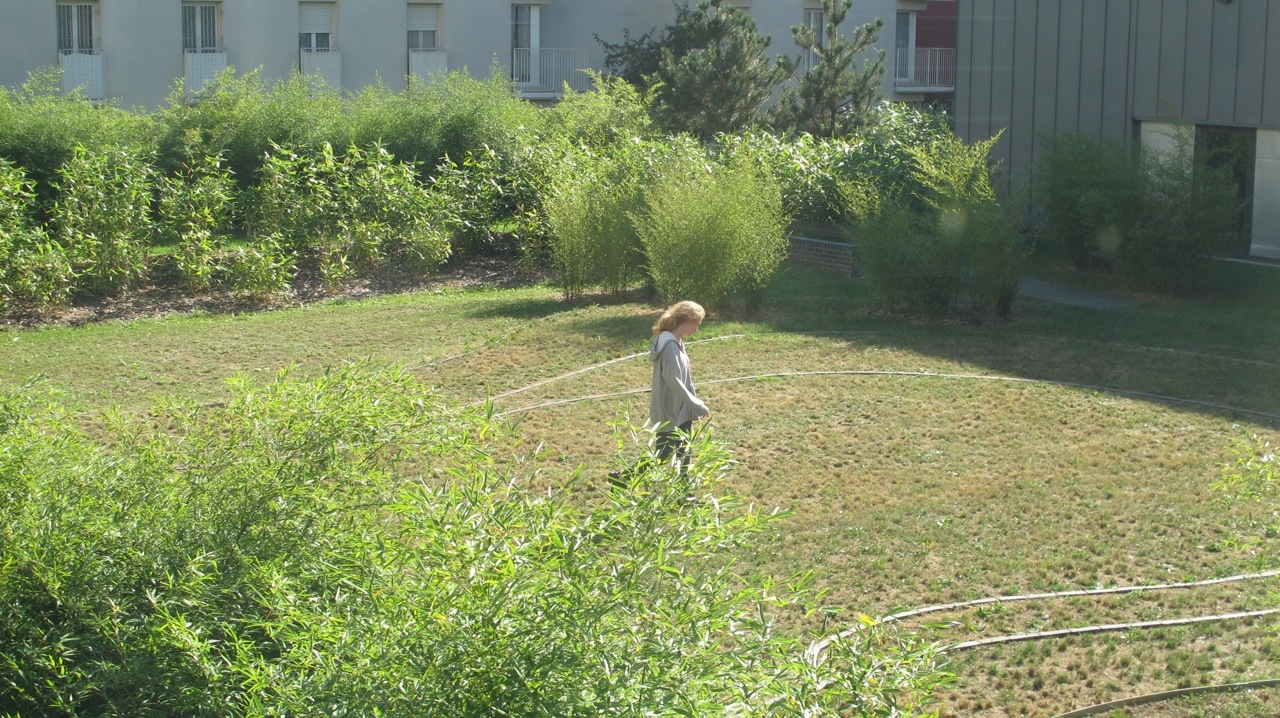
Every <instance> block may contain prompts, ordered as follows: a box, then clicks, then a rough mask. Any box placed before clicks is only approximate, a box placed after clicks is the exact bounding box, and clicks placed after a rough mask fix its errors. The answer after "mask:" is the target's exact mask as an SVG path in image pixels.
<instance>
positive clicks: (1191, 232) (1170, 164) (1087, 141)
mask: <svg viewBox="0 0 1280 718" xmlns="http://www.w3.org/2000/svg"><path fill="white" fill-rule="evenodd" d="M1171 139H1172V142H1173V147H1172V148H1171V149H1170V150H1169V151H1156V150H1145V151H1143V152H1141V153H1140V156H1139V157H1138V158H1137V159H1136V160H1135V159H1133V158H1131V157H1130V154H1129V152H1128V151H1127V150H1126V149H1125V147H1124V145H1123V143H1121V142H1118V141H1113V140H1104V141H1098V140H1095V139H1093V138H1090V137H1085V136H1082V135H1075V134H1069V135H1064V136H1061V137H1058V138H1055V139H1054V141H1053V145H1052V148H1051V151H1050V154H1049V156H1048V158H1047V159H1046V161H1045V167H1046V171H1045V176H1044V179H1043V181H1042V182H1041V186H1040V189H1039V192H1038V195H1037V196H1038V197H1039V198H1041V199H1040V201H1041V203H1042V204H1043V205H1044V207H1045V213H1046V219H1047V221H1048V233H1049V236H1050V237H1051V238H1053V239H1054V240H1055V241H1057V242H1059V243H1061V244H1062V245H1063V246H1064V247H1066V249H1067V251H1068V253H1069V254H1070V256H1071V258H1072V260H1073V261H1074V262H1075V264H1076V265H1077V266H1078V267H1081V268H1086V269H1088V268H1099V267H1102V268H1112V267H1114V268H1117V269H1119V270H1120V273H1121V274H1122V275H1123V276H1124V277H1125V279H1126V281H1127V282H1128V283H1129V284H1130V285H1131V286H1133V287H1135V288H1138V289H1144V290H1152V291H1157V292H1168V293H1172V294H1180V295H1186V294H1194V293H1195V292H1197V291H1200V290H1201V289H1202V288H1203V287H1204V285H1205V283H1206V282H1207V280H1208V275H1209V270H1210V266H1211V264H1210V257H1211V256H1212V255H1213V254H1214V253H1215V252H1221V251H1223V250H1225V249H1227V248H1229V247H1230V246H1231V245H1232V243H1233V242H1234V241H1235V239H1236V237H1237V236H1238V232H1239V226H1240V225H1239V219H1240V212H1241V209H1242V207H1241V202H1240V199H1239V196H1238V194H1237V188H1236V185H1235V182H1234V180H1233V179H1232V177H1231V175H1230V172H1229V170H1227V169H1225V168H1219V167H1215V166H1214V165H1213V163H1212V158H1211V157H1206V156H1203V155H1200V154H1197V152H1196V149H1195V146H1194V143H1195V137H1194V131H1193V130H1192V129H1191V128H1179V129H1178V130H1176V131H1175V133H1174V136H1173V137H1172V138H1171Z"/></svg>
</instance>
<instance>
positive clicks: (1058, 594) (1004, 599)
mask: <svg viewBox="0 0 1280 718" xmlns="http://www.w3.org/2000/svg"><path fill="white" fill-rule="evenodd" d="M1273 576H1280V570H1276V571H1263V572H1262V573H1242V574H1239V575H1237V576H1226V577H1224V578H1211V579H1207V580H1204V581H1188V582H1185V583H1158V584H1152V585H1147V586H1115V587H1112V588H1091V589H1083V590H1076V591H1055V592H1052V593H1028V594H1023V595H1019V596H995V597H992V598H979V599H976V600H973V601H960V602H958V603H942V604H938V605H936V606H925V607H924V608H916V609H912V610H910V611H902V612H901V613H894V614H890V615H888V616H885V617H884V618H881V619H880V622H881V623H891V622H893V621H901V620H903V619H906V618H914V617H915V616H920V615H923V614H926V613H938V612H940V611H953V610H956V609H960V608H971V607H973V606H983V605H987V604H991V603H1014V602H1015V601H1038V600H1042V599H1046V598H1068V597H1071V596H1101V595H1104V594H1111V593H1136V592H1138V591H1165V590H1169V589H1176V588H1195V587H1198V586H1216V585H1218V584H1223V583H1235V582H1238V581H1249V580H1252V579H1257V578H1271V577H1273Z"/></svg>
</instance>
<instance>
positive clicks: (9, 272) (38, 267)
mask: <svg viewBox="0 0 1280 718" xmlns="http://www.w3.org/2000/svg"><path fill="white" fill-rule="evenodd" d="M35 199H36V193H35V189H34V187H33V183H32V182H31V180H29V179H27V177H26V175H25V174H24V173H23V172H22V170H21V169H19V168H17V167H14V166H13V165H11V164H10V163H9V162H8V161H7V160H5V159H3V158H0V309H7V308H9V307H11V306H21V307H29V308H35V309H39V308H42V307H46V306H54V305H58V304H61V303H63V302H65V301H66V300H67V298H68V297H69V295H70V292H71V283H72V281H73V280H74V278H75V276H74V274H73V273H72V271H71V263H70V262H69V261H68V260H67V256H66V253H65V252H64V251H63V250H62V247H61V246H60V245H59V244H57V243H56V242H53V241H51V240H50V239H49V237H48V235H47V234H46V233H45V231H44V229H43V228H42V227H40V226H39V225H38V224H36V223H35V222H34V220H33V218H32V217H31V206H32V204H34V202H35Z"/></svg>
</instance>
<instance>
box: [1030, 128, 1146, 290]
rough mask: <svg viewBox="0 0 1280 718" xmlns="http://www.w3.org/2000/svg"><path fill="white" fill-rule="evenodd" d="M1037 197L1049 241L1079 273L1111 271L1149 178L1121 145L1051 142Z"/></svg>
mask: <svg viewBox="0 0 1280 718" xmlns="http://www.w3.org/2000/svg"><path fill="white" fill-rule="evenodd" d="M1043 169H1044V173H1043V178H1042V179H1041V180H1040V188H1039V191H1038V193H1037V195H1038V199H1039V202H1040V204H1041V205H1042V206H1043V207H1044V211H1045V220H1046V222H1047V227H1046V229H1047V235H1048V238H1049V239H1050V240H1051V241H1053V242H1056V243H1058V244H1059V245H1061V246H1062V247H1064V248H1066V250H1067V254H1068V256H1070V257H1071V261H1072V262H1074V263H1075V265H1076V266H1077V267H1079V268H1081V269H1098V268H1110V267H1111V263H1112V262H1113V261H1114V259H1115V256H1116V251H1117V249H1118V248H1119V247H1120V245H1121V244H1122V243H1123V241H1124V239H1125V238H1127V237H1128V236H1130V234H1131V233H1132V232H1133V229H1134V227H1135V225H1136V224H1137V221H1138V218H1139V217H1140V216H1141V214H1142V213H1141V212H1138V211H1135V209H1136V208H1138V207H1141V206H1142V205H1143V198H1144V196H1145V195H1146V193H1147V188H1146V185H1147V177H1146V175H1144V174H1143V173H1142V172H1141V171H1140V170H1139V168H1138V166H1137V165H1136V164H1135V163H1134V162H1133V161H1132V160H1131V159H1130V157H1129V152H1128V150H1127V149H1126V148H1125V146H1124V143H1122V142H1118V141H1114V140H1103V141H1099V140H1097V139H1096V138H1093V137H1089V136H1087V135H1083V134H1080V133H1068V134H1064V135H1059V136H1057V137H1054V138H1053V139H1052V144H1051V146H1050V149H1049V154H1048V156H1047V157H1046V159H1045V161H1044V165H1043Z"/></svg>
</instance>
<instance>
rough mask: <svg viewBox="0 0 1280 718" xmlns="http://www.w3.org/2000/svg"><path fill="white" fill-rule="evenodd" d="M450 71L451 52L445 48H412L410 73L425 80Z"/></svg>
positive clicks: (410, 52)
mask: <svg viewBox="0 0 1280 718" xmlns="http://www.w3.org/2000/svg"><path fill="white" fill-rule="evenodd" d="M448 71H449V53H448V52H447V51H445V50H410V51H409V74H410V75H413V76H414V77H420V78H422V79H424V80H429V79H431V76H432V75H440V74H443V73H446V72H448Z"/></svg>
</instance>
